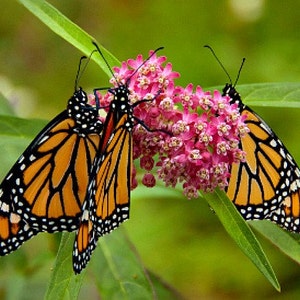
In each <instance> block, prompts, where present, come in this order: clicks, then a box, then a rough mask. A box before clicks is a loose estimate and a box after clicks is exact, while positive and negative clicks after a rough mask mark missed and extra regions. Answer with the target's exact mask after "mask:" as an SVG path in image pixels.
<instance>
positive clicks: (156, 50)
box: [126, 47, 164, 85]
mask: <svg viewBox="0 0 300 300" xmlns="http://www.w3.org/2000/svg"><path fill="white" fill-rule="evenodd" d="M162 49H164V47H159V48H157V49H155V50H154V51H153V52H152V53H151V54H150V55H149V56H148V58H147V59H145V60H144V61H143V62H142V63H141V64H140V66H139V67H138V68H136V69H135V70H134V72H133V73H132V74H131V75H130V77H129V78H128V79H127V80H126V85H128V83H129V82H130V80H131V78H132V77H133V76H134V75H135V74H136V73H137V72H138V70H139V69H140V68H141V67H142V66H143V65H144V64H145V63H146V62H147V61H148V60H149V59H150V58H151V57H152V56H153V55H154V54H155V53H157V52H158V51H160V50H162Z"/></svg>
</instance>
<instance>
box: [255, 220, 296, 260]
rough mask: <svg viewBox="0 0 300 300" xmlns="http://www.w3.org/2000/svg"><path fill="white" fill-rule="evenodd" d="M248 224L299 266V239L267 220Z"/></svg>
mask: <svg viewBox="0 0 300 300" xmlns="http://www.w3.org/2000/svg"><path fill="white" fill-rule="evenodd" d="M249 223H250V225H251V226H252V227H253V228H255V230H257V231H258V232H259V233H260V234H262V235H263V236H264V237H265V238H266V239H268V240H269V241H271V242H272V243H273V244H274V245H275V246H276V247H278V249H279V250H280V251H282V252H283V253H284V254H286V255H287V256H288V257H290V258H291V259H293V260H294V261H296V262H297V263H298V264H300V243H299V239H296V236H295V234H292V233H289V232H287V231H286V230H283V229H281V228H280V227H279V226H278V225H276V224H274V223H272V222H271V221H268V220H263V221H259V222H257V221H251V222H249ZM297 237H298V236H297Z"/></svg>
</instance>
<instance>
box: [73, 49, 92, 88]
mask: <svg viewBox="0 0 300 300" xmlns="http://www.w3.org/2000/svg"><path fill="white" fill-rule="evenodd" d="M96 51H97V50H93V51H92V52H91V54H90V55H89V57H86V56H81V57H80V61H79V65H78V70H77V74H76V79H75V91H76V90H77V89H78V82H79V80H80V78H81V76H82V74H83V73H84V71H85V69H86V68H87V65H88V64H89V62H90V60H91V57H92V55H93V53H95V52H96ZM84 59H87V62H86V63H85V65H84V67H83V68H81V66H82V62H83V60H84Z"/></svg>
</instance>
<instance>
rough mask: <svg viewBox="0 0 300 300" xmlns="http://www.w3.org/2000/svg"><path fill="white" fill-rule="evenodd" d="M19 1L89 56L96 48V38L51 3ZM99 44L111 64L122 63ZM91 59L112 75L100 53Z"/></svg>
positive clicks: (28, 0) (41, 0) (29, 0)
mask: <svg viewBox="0 0 300 300" xmlns="http://www.w3.org/2000/svg"><path fill="white" fill-rule="evenodd" d="M18 1H19V2H20V3H21V4H23V5H24V6H25V7H26V8H27V9H28V10H29V11H30V12H31V13H32V14H34V15H35V16H36V17H37V18H38V19H40V21H42V22H43V23H44V24H45V25H47V26H48V27H49V28H50V29H51V30H52V31H53V32H55V33H56V34H57V35H59V36H60V37H62V38H63V39H65V40H66V41H67V42H69V43H70V44H71V45H73V46H74V47H76V48H77V49H79V50H80V51H82V52H83V53H84V54H85V55H87V56H89V55H90V54H91V53H92V51H93V50H95V46H94V45H93V44H92V41H96V40H95V39H94V38H93V37H92V36H90V35H89V34H88V33H86V32H85V31H84V30H82V29H81V28H80V27H79V26H77V25H76V24H75V23H73V22H72V21H71V20H69V19H68V18H67V17H65V16H64V15H63V14H62V13H61V12H60V11H58V10H57V9H56V8H55V7H53V6H52V5H51V4H49V3H47V2H46V1H43V0H18ZM97 44H98V46H99V47H100V49H101V51H102V53H103V55H104V57H105V59H106V60H107V62H108V64H109V65H110V66H117V65H120V62H119V61H118V60H117V58H115V57H114V56H113V55H112V54H111V53H110V52H108V51H107V50H106V49H105V48H104V47H102V46H101V45H100V44H99V43H97ZM91 59H93V60H94V61H95V62H96V63H97V64H98V65H99V66H100V67H101V68H102V69H103V70H104V72H105V73H106V74H107V75H108V76H109V77H111V72H110V70H109V69H108V67H107V65H106V63H105V62H104V60H103V58H102V57H101V56H100V55H92V57H91Z"/></svg>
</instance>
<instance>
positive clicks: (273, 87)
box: [207, 82, 300, 108]
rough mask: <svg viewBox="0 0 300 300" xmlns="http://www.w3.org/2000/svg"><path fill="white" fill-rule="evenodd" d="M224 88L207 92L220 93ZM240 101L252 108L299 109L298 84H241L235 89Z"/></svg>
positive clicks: (299, 90)
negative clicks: (215, 91)
mask: <svg viewBox="0 0 300 300" xmlns="http://www.w3.org/2000/svg"><path fill="white" fill-rule="evenodd" d="M223 88H224V86H217V87H211V88H208V89H207V90H211V91H212V90H214V89H217V90H219V91H221V90H222V89H223ZM236 89H237V91H238V92H239V93H240V95H241V98H242V101H243V102H244V103H245V104H247V105H250V106H251V107H252V106H265V107H290V108H300V83H297V82H276V83H255V84H243V85H238V86H237V87H236Z"/></svg>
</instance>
